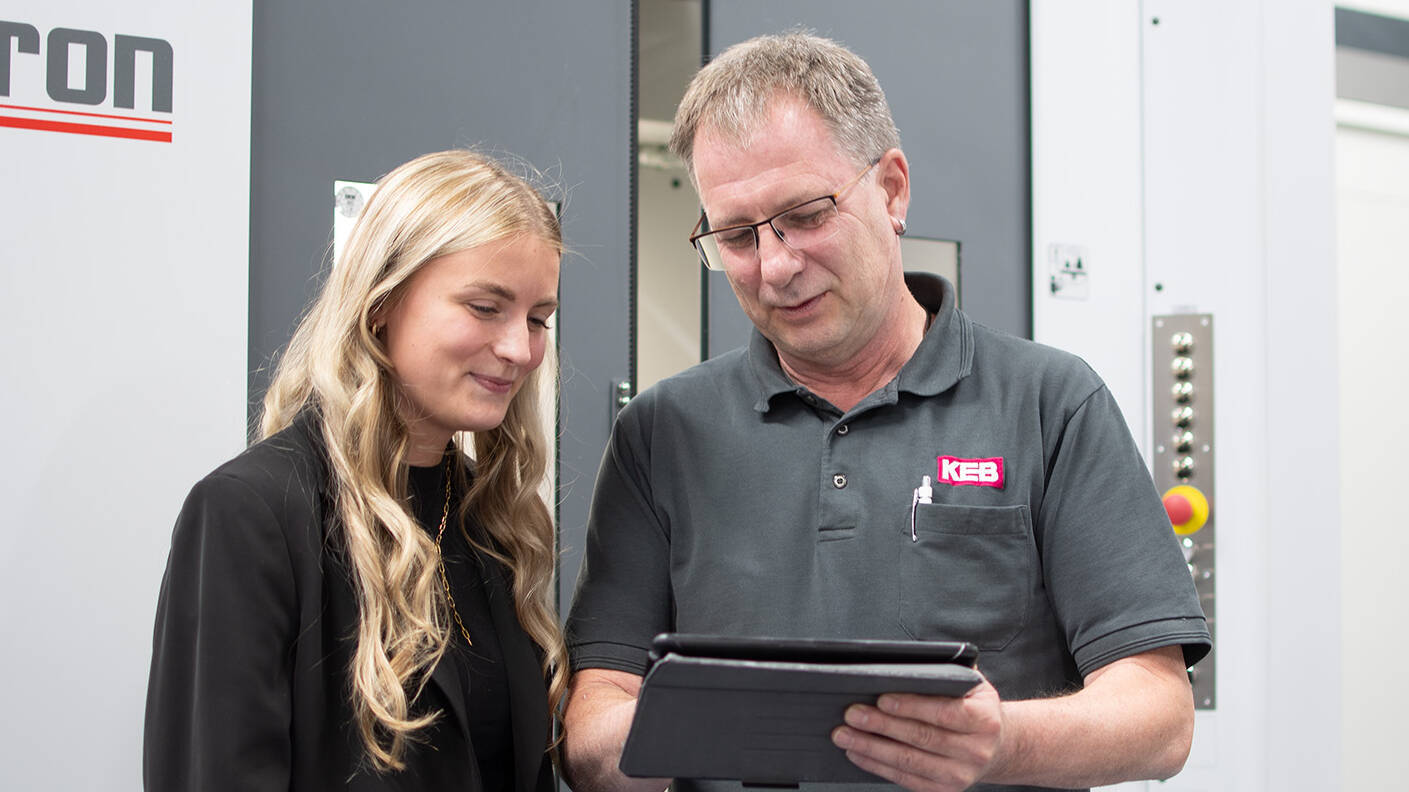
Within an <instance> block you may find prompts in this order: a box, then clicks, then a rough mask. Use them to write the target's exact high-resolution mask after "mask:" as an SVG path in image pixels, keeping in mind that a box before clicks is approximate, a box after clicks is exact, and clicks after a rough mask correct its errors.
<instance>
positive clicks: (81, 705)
mask: <svg viewBox="0 0 1409 792" xmlns="http://www.w3.org/2000/svg"><path fill="white" fill-rule="evenodd" d="M0 16H2V17H3V18H4V19H5V20H7V21H11V22H21V23H25V24H29V25H33V26H34V27H35V28H37V29H38V31H39V35H40V38H41V52H40V54H38V55H33V54H28V53H20V52H17V51H16V50H15V49H14V45H13V44H12V45H11V54H10V63H11V86H10V95H9V96H8V97H0V103H4V104H7V105H11V106H15V107H27V108H36V109H33V110H26V111H12V112H13V113H14V114H16V115H22V116H24V117H27V118H40V119H47V120H50V121H53V120H59V121H68V122H73V121H81V122H85V123H91V124H107V123H114V124H127V125H138V126H141V125H143V124H145V126H146V127H153V126H162V127H166V125H154V124H150V123H146V122H141V123H138V122H122V121H117V120H115V119H105V118H101V117H99V116H106V115H121V116H129V117H141V118H156V119H158V120H170V121H172V123H171V124H170V126H169V127H166V128H168V129H170V131H171V132H172V139H171V142H169V143H167V142H155V141H146V140H129V139H121V138H113V137H98V136H91V135H85V134H70V133H62V132H53V131H41V130H35V129H15V128H0V159H3V162H4V165H3V171H4V175H3V177H0V295H3V297H4V303H5V313H6V327H7V328H8V343H6V344H4V345H3V347H0V370H3V371H4V386H3V389H0V412H3V414H4V415H5V416H6V427H5V433H4V434H5V443H4V449H5V451H4V454H3V455H0V505H3V512H0V513H3V515H4V516H3V517H0V532H2V533H0V538H3V541H2V542H0V602H3V606H0V607H3V609H4V619H3V620H4V623H5V634H6V638H5V650H4V652H3V653H0V699H3V701H4V702H5V717H4V718H3V724H0V788H3V789H13V790H21V789H65V790H67V789H84V790H130V789H137V788H140V784H141V769H140V768H141V752H140V746H141V735H142V717H143V705H144V697H145V691H146V683H147V669H148V663H149V659H150V655H151V635H152V624H153V615H154V611H155V606H156V594H157V589H158V586H159V584H160V582H161V575H162V569H163V567H164V565H165V560H166V551H167V547H168V544H169V541H170V536H171V527H172V524H173V520H174V518H175V516H176V512H177V510H178V509H179V507H180V504H181V500H182V498H183V497H184V494H185V491H186V490H187V489H188V488H189V487H190V485H191V484H192V483H194V481H195V480H196V479H197V478H198V477H199V476H200V475H202V474H203V473H204V472H205V471H207V470H209V469H210V468H211V467H213V466H214V465H215V464H217V463H218V462H219V461H221V460H222V459H224V458H226V457H229V456H231V455H233V454H234V453H235V452H237V451H238V450H239V449H240V448H242V447H243V445H244V414H245V357H246V353H245V349H246V343H247V339H246V314H247V305H246V294H247V282H248V276H247V273H248V268H247V257H248V251H247V247H248V243H247V240H248V233H249V231H248V205H249V190H248V186H249V110H250V105H249V80H250V0H237V2H228V3H221V4H218V5H208V4H197V5H192V4H189V3H184V2H180V1H179V0H140V1H139V0H103V1H102V2H99V0H11V2H8V3H6V5H5V8H4V10H3V12H0ZM53 28H76V29H82V30H91V31H96V32H98V33H101V34H102V35H103V36H104V37H105V39H106V41H107V42H108V51H107V57H108V64H107V68H106V72H107V75H108V85H107V88H108V90H107V91H106V99H105V100H104V101H103V102H102V103H101V104H99V105H93V106H84V105H74V104H72V103H69V104H61V103H57V102H55V101H54V100H52V99H51V98H50V97H49V96H48V92H47V91H46V88H45V85H46V83H45V76H44V64H45V61H46V55H47V52H48V46H47V40H46V37H47V35H48V33H49V31H50V30H51V29H53ZM116 34H124V35H133V36H143V37H152V38H160V39H164V40H166V41H168V42H170V44H171V46H172V49H173V53H174V58H173V93H172V109H171V112H170V113H156V112H152V108H151V89H150V88H149V87H148V86H149V85H150V82H149V81H150V74H151V71H150V69H151V67H150V66H149V65H147V66H144V65H143V64H144V58H143V56H139V57H138V69H137V74H138V80H137V85H138V89H137V92H136V99H137V101H136V106H135V108H133V109H131V110H127V109H123V108H117V107H114V101H113V95H112V90H111V87H112V86H111V80H112V75H113V73H114V72H113V66H112V58H113V53H114V50H113V42H114V36H115V35H116ZM78 50H79V52H81V51H82V50H81V48H78ZM71 62H72V63H73V64H75V66H74V67H72V68H70V70H69V72H70V73H69V75H65V77H67V78H68V81H67V82H66V85H67V86H68V87H70V88H75V87H81V86H82V85H83V79H84V78H83V76H82V74H83V67H82V65H81V64H82V63H83V58H82V55H81V54H74V55H73V57H72V61H71ZM55 110H63V111H65V112H64V113H57V112H54V111H55ZM72 112H86V113H94V114H98V115H97V116H75V115H69V114H68V113H72Z"/></svg>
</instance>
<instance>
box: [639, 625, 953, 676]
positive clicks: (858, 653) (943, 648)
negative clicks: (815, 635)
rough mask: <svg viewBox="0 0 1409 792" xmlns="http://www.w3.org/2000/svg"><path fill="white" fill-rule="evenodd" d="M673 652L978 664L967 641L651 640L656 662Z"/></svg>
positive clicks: (685, 636) (673, 636)
mask: <svg viewBox="0 0 1409 792" xmlns="http://www.w3.org/2000/svg"><path fill="white" fill-rule="evenodd" d="M671 653H675V654H678V655H684V656H688V657H715V658H719V659H722V660H780V661H784V662H794V663H957V664H959V665H966V666H968V667H970V668H973V667H974V664H975V663H977V662H978V648H977V647H976V646H974V645H973V644H971V643H965V642H963V641H875V640H835V639H824V638H823V639H812V638H750V637H740V636H729V635H701V634H698V633H661V634H660V635H657V636H656V637H655V639H654V640H652V641H651V652H650V659H651V661H652V662H655V661H656V660H659V659H660V658H662V657H665V656H666V655H668V654H671Z"/></svg>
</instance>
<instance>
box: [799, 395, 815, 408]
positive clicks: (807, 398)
mask: <svg viewBox="0 0 1409 792" xmlns="http://www.w3.org/2000/svg"><path fill="white" fill-rule="evenodd" d="M802 400H803V401H805V402H807V403H808V404H811V405H813V406H816V404H817V397H816V396H803V397H802Z"/></svg>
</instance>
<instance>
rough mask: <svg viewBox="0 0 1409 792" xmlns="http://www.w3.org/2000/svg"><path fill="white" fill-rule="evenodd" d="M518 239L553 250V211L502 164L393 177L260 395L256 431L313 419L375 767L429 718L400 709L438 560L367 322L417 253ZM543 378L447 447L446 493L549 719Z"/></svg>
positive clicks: (444, 635)
mask: <svg viewBox="0 0 1409 792" xmlns="http://www.w3.org/2000/svg"><path fill="white" fill-rule="evenodd" d="M517 236H528V237H533V238H538V239H542V240H544V241H546V242H548V243H549V244H550V245H551V246H552V248H553V249H554V250H556V251H557V252H558V254H559V255H561V253H562V250H563V245H562V233H561V230H560V228H559V225H558V220H557V217H556V216H555V215H554V213H553V211H552V210H551V208H550V207H549V206H548V205H547V203H545V201H544V200H543V198H542V197H541V196H540V195H539V194H538V193H537V192H535V191H534V189H533V188H532V187H531V186H529V184H528V182H527V181H526V180H525V179H524V178H521V177H519V176H517V175H515V174H514V173H511V172H510V171H509V170H507V169H506V168H505V166H504V165H502V164H501V163H499V162H496V161H495V160H493V159H491V158H489V157H486V156H484V155H481V154H478V153H475V152H470V151H463V150H456V151H442V152H438V153H434V154H426V155H424V156H422V157H418V158H417V159H414V160H412V161H410V162H408V163H406V164H404V165H402V166H400V167H398V168H397V169H395V170H393V171H392V172H391V173H389V174H387V175H386V176H385V177H383V178H382V180H381V181H380V182H379V183H378V188H377V190H376V192H375V193H374V194H373V195H372V197H371V199H370V200H369V201H368V202H367V205H366V207H365V208H364V209H363V212H362V215H361V217H360V218H359V219H358V220H357V223H356V225H355V226H354V228H353V230H352V233H351V235H350V236H349V238H348V241H347V244H346V246H345V248H344V250H343V251H342V252H341V253H340V255H339V258H338V261H337V262H336V263H335V265H334V267H333V270H332V273H331V274H330V275H329V277H328V280H327V283H326V284H325V285H324V286H323V289H322V291H321V292H320V294H319V296H318V298H317V299H316V300H315V301H314V303H313V304H312V306H311V307H310V309H309V311H308V313H307V315H306V316H305V317H304V318H303V320H302V321H301V322H300V324H299V326H298V329H297V330H296V331H295V332H294V335H293V339H292V340H291V341H290V342H289V345H288V348H287V349H286V350H285V352H284V353H283V356H282V358H281V359H280V361H279V365H278V369H277V373H276V374H275V377H274V381H273V384H272V385H271V386H270V388H269V391H268V392H267V394H266V395H265V398H264V412H263V416H262V420H261V426H260V434H261V436H262V437H268V436H270V435H272V434H274V433H275V432H278V431H279V430H281V429H283V428H284V427H286V426H288V425H289V423H290V422H291V421H292V420H293V419H294V417H295V416H296V415H297V414H298V413H299V412H301V411H303V410H305V409H311V410H312V411H313V412H314V413H315V415H316V417H317V420H318V423H319V425H320V428H321V432H322V436H323V439H324V441H325V443H326V445H327V449H328V459H329V462H330V465H331V497H332V499H333V502H334V505H335V511H336V516H337V520H336V525H335V527H334V528H333V529H332V530H333V535H334V536H335V537H336V538H338V539H340V540H341V541H340V544H341V545H342V547H344V548H345V551H346V555H347V561H348V568H349V571H350V574H351V577H352V582H353V585H354V588H355V590H356V592H357V597H358V605H359V607H358V626H357V648H356V651H355V653H354V657H353V661H352V666H351V668H350V669H349V677H350V682H351V684H350V691H349V695H350V696H351V701H352V705H353V711H354V712H355V715H356V722H357V727H358V730H359V732H360V734H361V737H362V742H363V744H364V746H365V748H366V752H367V757H368V759H369V760H370V761H371V763H372V766H373V767H374V768H375V769H376V770H377V771H379V772H384V771H388V770H399V769H402V768H404V766H405V762H404V758H405V754H406V750H407V744H408V741H409V740H413V739H415V738H416V737H417V733H418V732H419V731H420V730H422V729H424V728H425V727H426V726H429V725H430V724H431V723H432V722H433V721H434V720H435V719H436V718H437V717H438V716H439V714H440V713H437V712H430V713H423V714H419V715H418V714H413V713H412V710H411V704H412V702H413V701H414V700H415V698H416V696H417V695H418V694H419V693H420V691H421V689H422V688H423V687H424V686H425V684H426V682H427V680H428V679H429V677H430V671H431V670H432V669H433V668H434V667H435V664H436V663H437V662H438V661H439V660H440V658H441V656H442V655H443V654H444V653H445V649H446V646H447V645H448V643H449V639H450V621H449V615H448V607H447V605H446V602H445V594H444V592H443V591H442V589H441V586H440V583H439V578H438V573H437V564H438V561H439V556H438V552H439V551H438V550H437V548H436V545H435V542H434V541H433V540H432V539H431V538H430V537H429V536H428V535H427V533H426V531H425V530H423V529H422V528H421V526H420V525H419V524H418V523H417V522H416V519H415V517H414V516H413V515H412V514H411V512H410V511H409V510H408V506H407V467H408V465H407V453H408V449H409V440H408V432H407V426H406V423H405V421H404V420H403V418H402V417H401V416H400V414H399V413H398V410H397V400H398V398H399V394H398V386H397V380H396V377H395V374H394V373H393V371H392V366H391V361H390V359H389V358H388V357H387V353H386V350H385V348H384V346H383V344H382V342H381V341H380V340H379V339H378V338H377V336H376V335H375V334H374V332H373V330H372V324H373V321H374V319H375V318H377V317H378V316H379V315H380V314H381V313H382V312H383V311H384V310H385V309H388V308H390V306H392V305H394V304H395V302H396V301H397V300H398V299H400V297H401V295H402V294H403V293H404V290H405V289H404V287H405V284H407V282H408V281H409V280H410V279H411V276H412V275H413V274H414V273H415V272H416V271H417V270H418V269H419V268H420V267H422V266H423V265H425V264H426V263H427V262H428V261H430V260H431V259H434V258H438V257H440V256H444V255H448V254H451V253H456V252H459V251H462V250H466V249H469V248H473V247H477V246H480V245H484V244H487V243H490V242H494V241H496V240H500V239H506V238H512V237H517ZM556 382H557V377H556V366H555V364H554V362H553V360H552V355H551V353H550V354H549V355H547V356H545V359H544V364H543V365H541V366H540V367H539V368H538V369H537V370H536V371H534V372H532V373H531V374H530V375H529V377H528V379H527V380H526V381H525V383H524V385H523V386H522V387H521V388H520V390H519V392H518V393H517V394H516V395H515V397H514V399H513V400H512V402H511V403H510V405H509V408H508V411H507V413H506V415H505V417H504V421H503V422H502V423H501V424H500V425H499V426H497V427H495V428H494V429H491V430H488V431H483V432H473V433H469V432H465V433H461V434H459V435H458V436H457V437H456V439H455V445H456V447H457V448H458V449H460V450H461V451H462V452H468V453H471V455H472V456H473V457H474V462H473V468H474V476H473V482H472V483H471V484H470V486H469V487H468V490H466V489H465V488H463V487H462V488H461V489H460V491H461V492H465V496H464V498H463V499H462V501H461V502H460V505H459V510H458V511H459V514H460V515H461V517H462V524H463V518H464V517H466V516H468V515H469V514H470V513H471V512H473V513H474V515H475V516H476V517H477V518H478V519H479V521H480V524H482V525H483V526H484V528H485V531H486V533H487V534H488V536H489V537H490V542H489V545H490V546H488V547H485V546H482V545H480V544H479V543H475V544H476V547H477V549H479V550H480V551H481V552H484V553H485V554H487V555H489V556H492V557H494V558H496V559H498V560H499V561H500V562H502V563H503V564H504V565H505V566H506V567H507V568H508V570H509V572H510V575H511V578H512V581H513V583H512V587H513V600H514V605H515V610H516V611H517V613H518V617H519V621H520V623H521V624H522V625H523V628H524V630H525V631H526V632H527V633H528V635H529V637H530V638H532V640H533V641H534V642H535V643H536V644H537V645H538V646H539V647H540V649H541V650H542V656H543V673H544V676H545V678H546V679H547V680H548V689H549V697H548V699H549V706H550V709H551V710H552V713H551V714H552V716H553V718H554V719H556V717H557V712H558V709H559V707H558V705H559V703H560V702H561V700H562V696H563V694H564V692H565V690H566V687H567V663H566V651H565V649H564V646H563V638H562V634H561V631H560V629H559V627H558V620H557V616H556V612H555V608H554V605H553V600H552V594H553V585H552V582H553V572H554V560H555V553H556V542H555V537H554V534H553V522H552V517H551V516H550V514H549V512H548V508H547V506H546V505H545V504H544V502H543V500H542V498H541V497H540V496H539V494H538V484H539V482H540V481H541V480H542V478H543V475H544V471H545V470H546V466H547V455H548V449H549V445H548V441H547V438H545V437H544V436H543V432H542V429H541V424H540V422H539V421H540V418H539V408H538V401H539V391H540V388H541V387H544V386H545V385H546V386H555V385H556ZM462 467H463V466H462ZM471 541H472V542H473V539H472V538H471ZM545 747H546V746H545Z"/></svg>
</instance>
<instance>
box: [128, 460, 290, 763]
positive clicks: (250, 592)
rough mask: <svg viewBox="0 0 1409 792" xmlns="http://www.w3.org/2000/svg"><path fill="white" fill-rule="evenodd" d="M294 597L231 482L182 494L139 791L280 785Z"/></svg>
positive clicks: (259, 503) (277, 552)
mask: <svg viewBox="0 0 1409 792" xmlns="http://www.w3.org/2000/svg"><path fill="white" fill-rule="evenodd" d="M296 607H297V606H296V591H295V584H294V574H293V570H292V565H291V563H290V560H289V552H288V546H287V542H286V539H285V534H284V532H283V531H282V530H281V527H280V525H279V524H278V521H277V520H276V519H275V517H274V515H273V512H272V511H271V510H270V508H269V506H268V505H267V504H266V503H265V501H264V500H263V499H262V498H260V497H259V495H258V494H257V493H256V492H255V490H253V489H252V488H251V487H250V486H249V485H248V484H247V483H245V482H244V481H241V480H240V479H237V478H234V477H231V476H224V475H220V474H218V473H217V474H213V475H212V476H210V477H207V478H206V479H204V480H203V481H201V482H200V483H198V484H197V485H196V486H195V487H194V488H193V489H192V491H191V493H190V495H189V496H188V497H187V499H186V502H185V504H184V506H183V507H182V509H181V514H180V516H179V517H178V518H177V521H176V528H175V531H174V532H173V535H172V540H171V552H170V555H169V556H168V559H167V567H166V575H165V577H164V578H163V580H162V586H161V594H160V597H159V600H158V603H157V616H156V627H155V631H154V635H153V640H152V667H151V677H150V680H149V683H148V688H147V713H146V726H145V735H144V745H143V762H142V765H143V780H144V785H145V788H146V789H147V790H191V789H201V790H226V789H229V790H234V789H240V790H266V789H267V790H287V789H288V787H289V773H290V751H291V749H290V737H289V732H290V718H291V708H292V703H291V702H292V697H291V689H290V669H291V646H292V643H293V637H294V634H295V630H296V620H297V615H296V613H297V611H296Z"/></svg>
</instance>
